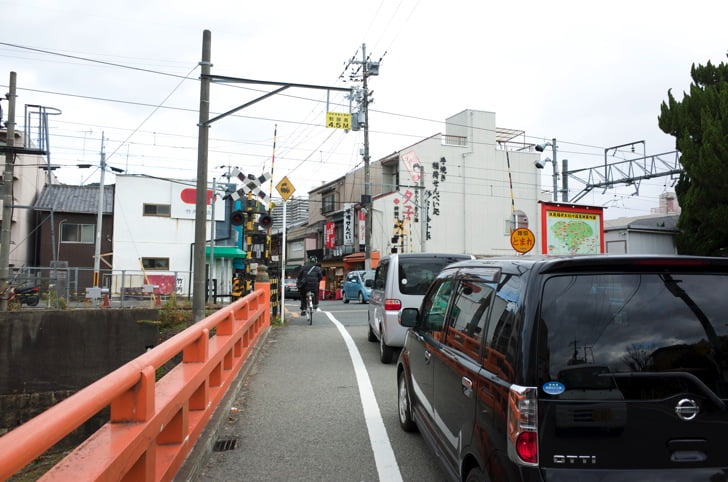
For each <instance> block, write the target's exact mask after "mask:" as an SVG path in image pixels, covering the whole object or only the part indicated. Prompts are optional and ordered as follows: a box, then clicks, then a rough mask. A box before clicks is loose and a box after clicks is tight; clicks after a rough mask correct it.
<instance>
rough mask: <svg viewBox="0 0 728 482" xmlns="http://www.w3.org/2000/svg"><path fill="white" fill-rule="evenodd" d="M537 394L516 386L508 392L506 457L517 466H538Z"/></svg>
mask: <svg viewBox="0 0 728 482" xmlns="http://www.w3.org/2000/svg"><path fill="white" fill-rule="evenodd" d="M537 393H538V391H537V389H536V388H533V387H521V386H518V385H512V386H511V389H510V391H509V392H508V457H509V458H510V459H511V460H513V461H514V462H515V463H517V464H519V465H532V466H535V465H538V412H537V410H536V408H537V405H536V394H537Z"/></svg>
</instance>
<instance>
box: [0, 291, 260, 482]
mask: <svg viewBox="0 0 728 482" xmlns="http://www.w3.org/2000/svg"><path fill="white" fill-rule="evenodd" d="M269 326H270V284H269V283H261V282H257V283H256V290H255V291H254V292H252V293H250V294H249V295H247V296H245V297H244V298H241V299H239V300H237V301H235V302H234V303H231V304H230V305H228V306H226V307H225V308H223V309H221V310H219V311H217V312H215V313H213V314H212V315H210V316H208V317H207V318H205V319H203V320H201V321H199V322H198V323H195V324H194V325H193V326H191V327H189V328H188V329H186V330H185V331H183V332H181V333H179V334H177V335H176V336H174V337H173V338H170V339H169V340H167V341H165V342H164V343H162V344H160V345H159V346H157V347H155V348H154V349H152V350H150V351H148V352H146V353H144V354H143V355H141V356H140V357H138V358H136V359H134V360H132V361H130V362H129V363H127V364H126V365H124V366H122V367H120V368H118V369H117V370H115V371H113V372H112V373H110V374H109V375H107V376H105V377H104V378H101V379H100V380H98V381H96V382H94V383H93V384H91V385H89V386H87V387H86V388H84V389H82V390H80V391H78V392H77V393H75V394H74V395H72V396H71V397H69V398H67V399H65V400H63V401H62V402H60V403H58V404H57V405H54V406H53V407H51V408H50V409H48V410H46V411H45V412H43V413H42V414H40V415H38V416H37V417H35V418H33V419H32V420H30V421H28V422H27V423H25V424H23V425H21V426H19V427H17V428H15V429H14V430H12V431H11V432H8V433H7V434H6V435H4V436H3V437H0V480H6V479H7V478H9V477H11V476H12V475H13V474H14V473H16V472H17V471H19V470H20V469H22V468H23V467H25V466H26V465H28V464H30V463H31V462H32V461H34V460H35V459H36V458H38V457H39V456H41V455H42V454H43V453H44V452H45V451H47V450H48V449H49V448H51V447H52V446H53V445H54V444H55V443H57V442H58V441H60V440H61V439H62V438H63V437H65V436H66V435H68V434H70V433H71V432H72V431H74V430H75V429H76V428H78V427H79V426H80V425H81V424H83V423H84V422H86V421H87V420H89V419H90V418H91V417H93V416H94V415H96V414H97V413H98V412H99V411H101V410H103V409H105V408H107V407H110V409H111V410H110V420H109V422H108V423H106V424H105V425H104V426H103V427H101V428H100V429H99V430H98V431H97V432H96V433H95V434H93V435H92V436H91V437H89V438H88V439H87V440H86V441H85V442H83V443H82V444H81V445H79V446H78V447H77V448H76V449H75V450H74V451H73V452H71V453H70V454H69V455H67V456H66V457H65V458H64V459H62V460H61V461H60V462H59V463H58V464H56V465H55V466H54V467H53V468H51V469H50V471H48V472H47V473H46V474H45V475H43V476H42V478H41V479H40V480H53V481H73V482H79V481H81V480H83V481H86V480H128V481H132V480H134V481H151V480H155V481H156V480H172V479H173V478H174V476H175V474H176V473H177V471H178V470H179V469H180V467H181V466H182V463H183V462H184V460H185V457H187V455H188V454H189V453H190V451H191V450H192V448H193V447H194V445H195V442H197V440H198V438H199V437H200V434H201V433H202V431H203V429H204V428H205V425H206V424H207V422H208V421H209V420H210V418H211V416H212V415H213V413H214V412H215V409H216V408H217V407H218V405H219V404H220V401H221V400H222V398H223V397H224V395H225V393H226V391H227V390H228V388H229V387H230V385H231V383H232V382H233V380H234V379H235V377H236V376H237V374H238V373H239V371H240V368H241V367H242V366H243V363H244V362H245V360H246V359H247V358H248V356H249V354H250V353H251V352H252V350H253V348H254V347H255V344H256V343H257V341H258V340H259V338H260V337H261V336H262V335H263V334H264V333H265V332H266V330H267V328H268V327H269ZM213 330H214V334H213V335H212V336H210V333H211V332H213ZM180 353H181V354H182V362H181V363H179V364H177V365H176V366H175V367H174V368H173V369H172V370H170V371H169V372H167V373H166V374H165V375H164V376H163V377H161V378H160V379H159V380H156V379H155V378H156V377H155V373H156V370H157V369H158V368H160V367H161V366H163V365H164V364H166V363H167V362H168V361H170V360H171V359H172V358H173V357H175V356H177V355H178V354H180Z"/></svg>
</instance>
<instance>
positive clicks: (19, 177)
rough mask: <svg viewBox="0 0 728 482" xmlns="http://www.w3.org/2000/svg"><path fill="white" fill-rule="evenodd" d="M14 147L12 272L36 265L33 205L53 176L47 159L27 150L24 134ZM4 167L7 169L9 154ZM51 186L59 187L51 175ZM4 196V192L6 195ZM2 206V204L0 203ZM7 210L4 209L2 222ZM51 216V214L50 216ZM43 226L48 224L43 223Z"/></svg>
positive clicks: (1, 133) (1, 140)
mask: <svg viewBox="0 0 728 482" xmlns="http://www.w3.org/2000/svg"><path fill="white" fill-rule="evenodd" d="M0 145H3V146H6V145H7V130H0ZM13 146H14V147H15V148H16V154H15V164H14V166H13V180H12V200H13V201H12V225H11V228H10V258H9V266H10V268H11V269H19V268H22V267H25V266H31V265H33V263H34V245H35V243H34V240H33V238H32V236H33V232H34V227H35V225H34V219H33V210H32V205H33V202H34V201H35V199H36V197H37V196H38V194H39V193H40V191H41V190H42V189H43V186H44V185H45V184H46V182H48V179H49V175H48V172H49V171H48V169H47V167H48V166H47V161H46V158H45V157H44V156H41V155H38V154H33V153H32V152H33V151H34V150H33V149H29V148H26V147H25V139H24V137H23V134H22V133H21V132H17V131H16V132H15V139H14V141H13ZM2 155H3V166H4V165H5V157H4V156H5V152H2ZM4 175H5V169H4V167H3V169H2V170H1V171H0V177H3V176H4ZM50 179H51V182H52V183H53V184H55V183H57V180H56V179H55V176H54V175H52V174H51V175H50ZM2 181H3V185H2V188H3V189H5V186H6V185H5V179H2ZM3 192H4V191H3ZM0 204H2V203H1V202H0ZM3 210H4V209H0V222H2V223H4V222H5V220H4V219H2V216H3ZM49 216H50V214H49ZM41 222H48V219H47V218H46V219H42V220H41Z"/></svg>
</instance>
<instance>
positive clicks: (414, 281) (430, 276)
mask: <svg viewBox="0 0 728 482" xmlns="http://www.w3.org/2000/svg"><path fill="white" fill-rule="evenodd" d="M455 261H459V259H454V258H424V257H423V258H400V259H399V291H400V293H402V294H403V295H424V294H425V292H426V291H427V288H428V287H429V286H430V283H432V280H434V279H435V277H436V276H437V275H438V274H439V273H440V271H442V269H443V268H444V267H445V266H447V265H448V264H451V263H454V262H455Z"/></svg>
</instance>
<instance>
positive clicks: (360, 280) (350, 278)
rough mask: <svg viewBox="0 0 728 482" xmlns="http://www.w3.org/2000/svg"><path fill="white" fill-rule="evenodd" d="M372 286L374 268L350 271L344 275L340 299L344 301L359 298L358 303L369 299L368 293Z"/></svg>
mask: <svg viewBox="0 0 728 482" xmlns="http://www.w3.org/2000/svg"><path fill="white" fill-rule="evenodd" d="M372 286H374V270H373V269H369V270H361V271H351V272H349V274H347V275H346V279H345V280H344V284H343V286H342V288H341V299H342V301H343V302H344V303H348V302H349V301H351V300H359V303H366V302H368V301H369V294H370V293H371V292H372Z"/></svg>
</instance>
